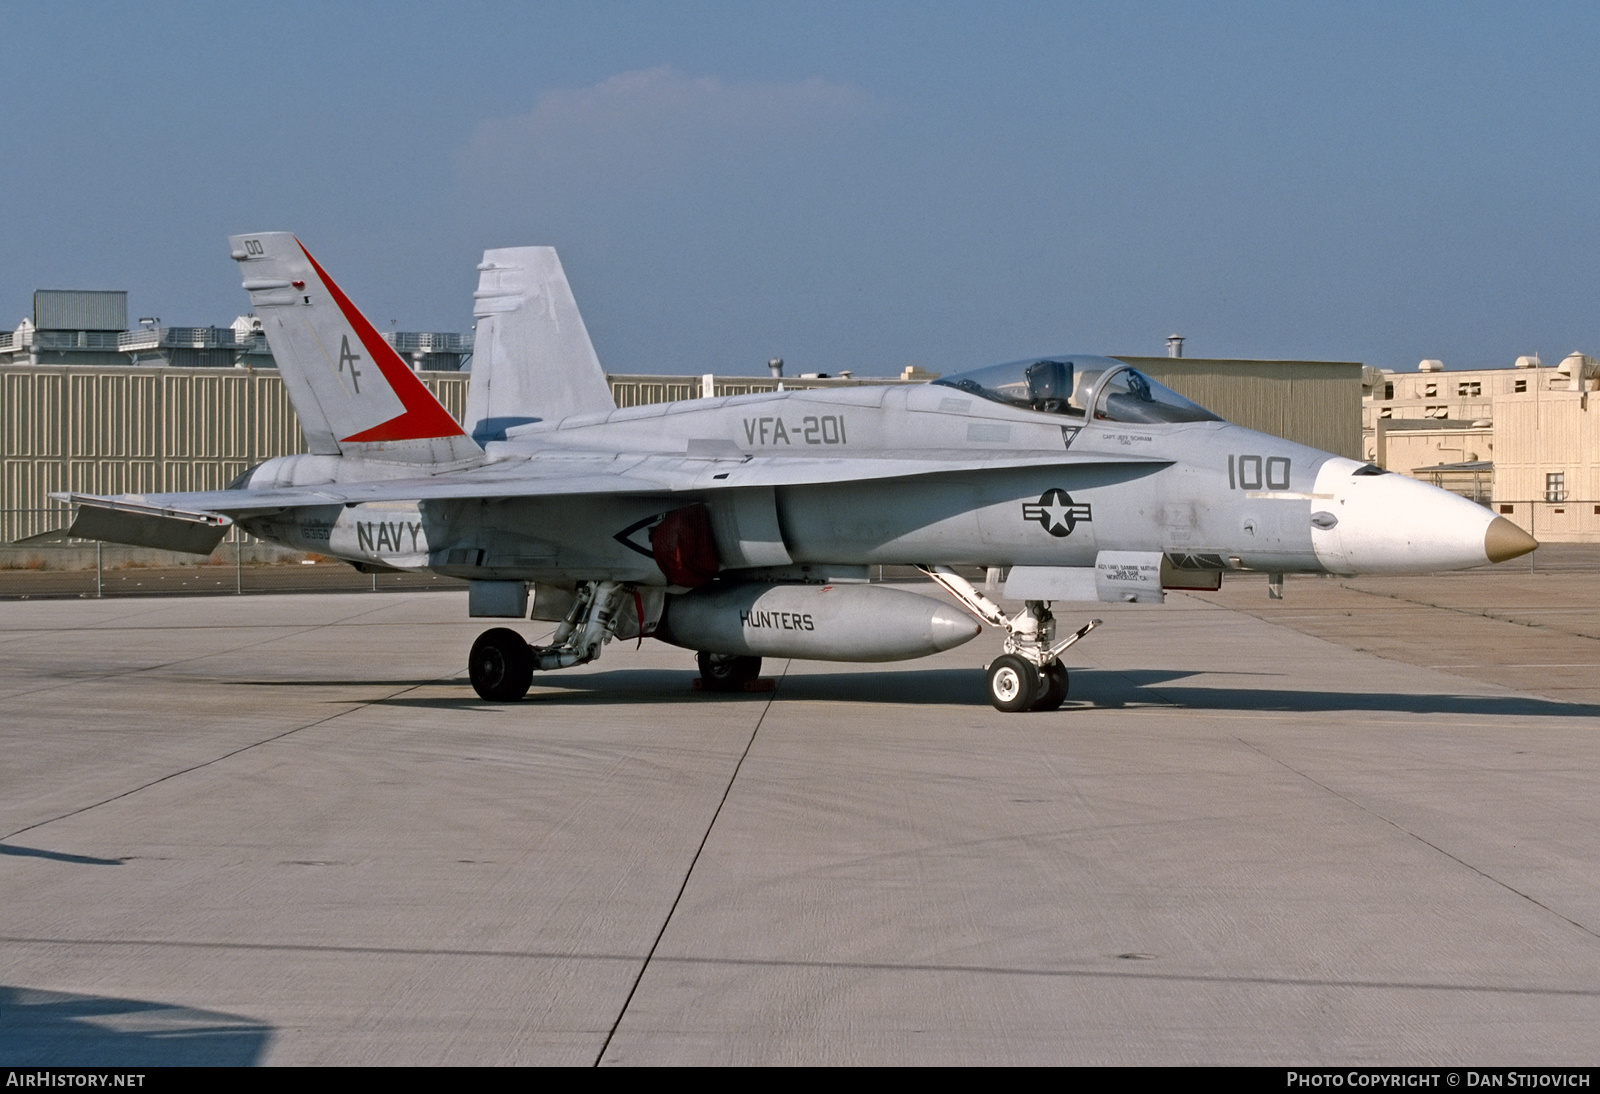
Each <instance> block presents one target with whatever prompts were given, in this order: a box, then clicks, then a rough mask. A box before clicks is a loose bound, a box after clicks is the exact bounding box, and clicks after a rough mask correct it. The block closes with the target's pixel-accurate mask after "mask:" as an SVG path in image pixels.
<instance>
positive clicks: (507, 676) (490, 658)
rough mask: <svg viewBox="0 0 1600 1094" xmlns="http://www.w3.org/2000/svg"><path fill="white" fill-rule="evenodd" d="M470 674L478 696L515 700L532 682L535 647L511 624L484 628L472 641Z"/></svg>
mask: <svg viewBox="0 0 1600 1094" xmlns="http://www.w3.org/2000/svg"><path fill="white" fill-rule="evenodd" d="M467 675H468V677H470V678H471V680H472V690H473V691H475V692H477V693H478V696H479V698H482V699H487V700H489V701H490V702H492V703H514V702H516V701H517V700H518V699H521V698H522V697H523V696H524V695H526V694H528V687H529V685H531V684H532V683H533V650H532V649H530V648H529V647H528V643H526V642H524V641H523V640H522V635H520V634H518V633H517V632H516V631H514V630H512V629H511V628H509V627H496V628H495V629H494V630H492V631H484V632H483V633H482V634H480V635H478V640H477V641H476V642H474V643H473V644H472V653H471V655H470V656H469V657H468V659H467Z"/></svg>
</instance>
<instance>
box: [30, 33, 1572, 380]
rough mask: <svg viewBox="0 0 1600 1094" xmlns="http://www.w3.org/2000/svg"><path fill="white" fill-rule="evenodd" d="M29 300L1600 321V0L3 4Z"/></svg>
mask: <svg viewBox="0 0 1600 1094" xmlns="http://www.w3.org/2000/svg"><path fill="white" fill-rule="evenodd" d="M0 12H3V13H4V16H5V24H4V25H5V27H6V39H7V60H6V62H5V63H4V64H3V65H0V120H3V125H4V133H3V136H4V146H5V148H6V149H7V152H8V155H7V161H8V162H7V164H6V170H5V183H4V188H3V194H4V201H3V202H0V241H3V243H0V255H3V260H0V324H3V325H5V326H11V325H14V324H15V323H16V321H17V320H18V319H20V318H21V317H22V316H24V315H26V314H27V313H28V311H29V308H30V306H31V293H32V290H33V289H35V288H69V287H70V288H126V289H128V290H129V292H130V301H129V308H130V311H131V312H132V313H133V315H135V316H138V315H159V316H161V317H162V319H163V321H164V322H167V323H169V324H195V325H203V324H209V323H218V324H221V323H226V322H228V321H230V320H231V319H232V318H233V316H235V315H237V314H239V313H240V312H241V311H242V310H243V309H244V306H245V298H244V294H243V293H242V291H241V290H240V289H239V287H238V278H237V275H236V273H235V271H234V268H233V263H232V262H230V261H229V260H228V258H227V248H226V244H225V237H226V236H227V235H228V234H230V233H234V232H240V231H257V230H275V229H285V230H291V231H294V232H296V233H298V234H299V235H300V238H301V240H302V241H303V242H304V243H305V244H306V245H307V246H308V247H309V248H310V249H311V251H312V253H314V254H315V255H317V257H318V259H319V260H320V261H321V262H322V263H323V265H324V266H325V267H327V268H328V270H329V272H330V273H332V274H333V276H335V277H336V278H338V279H339V281H340V282H341V284H343V285H344V287H345V288H346V289H347V291H349V292H350V294H351V295H352V297H353V298H354V299H355V300H356V301H357V303H358V304H360V305H361V306H362V307H363V309H364V310H365V311H366V312H367V314H368V315H369V316H370V317H371V318H372V319H373V320H374V322H375V323H377V324H378V325H379V326H380V327H385V328H386V327H387V326H388V325H389V323H390V321H391V320H394V321H396V322H397V323H398V325H399V327H400V328H401V329H410V330H418V329H443V330H462V329H466V328H467V327H468V326H469V325H470V323H471V291H472V289H473V287H474V285H475V283H476V272H475V270H474V267H475V266H476V264H477V261H478V258H479V255H480V253H481V251H482V250H483V249H484V248H485V247H491V246H514V245H520V244H553V245H555V246H556V247H558V248H559V249H560V252H561V255H562V258H563V261H564V262H565V264H566V267H567V271H568V275H569V277H570V279H571V281H572V283H573V288H574V291H575V292H576V294H577V297H578V302H579V305H580V307H581V308H582V309H583V311H584V315H585V318H586V320H587V322H588V325H589V329H590V333H591V335H592V337H593V339H594V341H595V345H596V348H597V350H598V351H599V354H600V358H601V361H602V362H603V363H604V364H605V365H606V366H607V367H608V368H609V369H611V370H613V371H623V372H626V371H642V372H681V373H700V372H705V371H717V372H727V373H741V372H745V373H753V372H758V371H764V369H763V368H762V366H763V364H764V362H765V361H766V359H767V358H768V357H770V356H774V355H777V356H782V357H784V358H785V359H786V360H787V361H788V363H789V369H790V371H791V372H799V371H818V370H820V371H827V372H835V371H838V370H839V369H844V368H850V369H854V370H855V371H856V372H857V373H859V374H886V373H890V372H893V371H897V370H898V369H899V368H900V367H902V366H903V365H906V364H912V363H915V364H920V365H923V366H924V367H927V368H930V369H933V370H935V371H941V372H951V371H956V370H959V369H962V368H969V367H976V366H979V365H982V364H986V363H991V362H994V361H1001V360H1010V359H1014V358H1017V357H1022V356H1026V355H1029V354H1033V353H1042V352H1052V351H1061V350H1071V351H1077V352H1101V353H1123V354H1130V353H1149V354H1158V353H1161V352H1162V351H1163V345H1164V339H1165V336H1166V335H1167V334H1169V333H1172V332H1181V333H1183V334H1184V335H1186V336H1187V337H1188V339H1189V342H1188V351H1189V353H1190V355H1192V356H1242V357H1307V358H1322V359H1338V360H1360V361H1365V362H1366V363H1368V364H1373V365H1378V366H1381V367H1386V368H1414V367H1415V365H1416V362H1417V360H1418V359H1420V358H1422V357H1442V358H1443V359H1444V360H1445V362H1446V364H1447V366H1449V367H1453V368H1455V367H1484V366H1496V365H1509V364H1510V363H1511V361H1512V359H1513V358H1514V357H1515V356H1517V355H1518V354H1521V353H1529V352H1539V353H1541V354H1543V356H1544V358H1545V360H1546V361H1547V362H1548V361H1554V360H1558V359H1559V358H1560V357H1561V356H1563V355H1564V354H1566V353H1567V352H1569V351H1571V350H1574V349H1578V350H1583V351H1586V352H1589V353H1594V354H1600V312H1597V308H1596V304H1597V303H1600V291H1597V290H1600V277H1597V274H1600V245H1597V244H1600V216H1597V215H1596V213H1597V208H1596V206H1597V204H1600V196H1597V195H1600V186H1597V184H1596V183H1597V179H1600V141H1597V140H1596V133H1595V130H1596V126H1597V124H1600V122H1597V120H1596V119H1597V118H1600V111H1597V109H1596V106H1597V103H1596V99H1597V98H1600V90H1597V86H1596V81H1595V79H1594V78H1593V72H1592V70H1593V67H1594V58H1595V57H1596V56H1597V55H1600V5H1593V4H1574V5H1559V4H1531V5H1511V4H1491V5H1476V4H1470V3H1450V4H1422V3H1416V4H1404V3H1384V4H1359V3H1319V4H1309V3H1306V4H1302V3H1287V2H1279V3H1264V4H1224V3H1213V4H1199V3H1182V4H1163V3H1151V4H1138V3H1113V4H1095V3H1084V4H1066V3H1055V4H1006V3H988V4H938V3H916V4H887V3H886V4H872V3H862V2H857V3H846V4H831V3H803V4H783V3H761V4H755V3H726V4H725V3H674V4H646V3H601V2H588V3H575V4H527V3H520V4H501V3H457V4H450V5H421V4H406V3H385V4H366V3H345V4H299V3H275V4H266V5H252V6H249V7H248V8H247V7H246V6H245V5H211V4H138V5H134V4H88V3H77V4H71V3H54V4H32V3H11V2H7V3H0Z"/></svg>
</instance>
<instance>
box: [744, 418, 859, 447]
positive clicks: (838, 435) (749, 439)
mask: <svg viewBox="0 0 1600 1094" xmlns="http://www.w3.org/2000/svg"><path fill="white" fill-rule="evenodd" d="M744 443H745V444H747V445H757V444H796V443H798V444H848V443H849V441H848V439H847V438H846V437H845V432H844V415H843V414H837V415H836V414H824V415H822V416H821V417H818V416H816V415H815V414H810V415H807V416H806V417H804V418H801V419H800V422H799V424H798V425H795V424H792V423H785V422H784V420H783V419H782V418H746V419H744Z"/></svg>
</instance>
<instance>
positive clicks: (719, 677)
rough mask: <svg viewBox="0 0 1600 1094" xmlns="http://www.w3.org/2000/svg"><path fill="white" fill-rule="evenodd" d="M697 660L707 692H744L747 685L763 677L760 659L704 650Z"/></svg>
mask: <svg viewBox="0 0 1600 1094" xmlns="http://www.w3.org/2000/svg"><path fill="white" fill-rule="evenodd" d="M695 660H696V661H698V662H699V663H700V679H701V680H702V681H703V682H704V683H703V685H702V686H703V687H704V688H705V690H707V691H742V690H744V686H745V685H746V684H748V683H749V682H750V681H752V680H754V679H755V678H756V677H757V676H760V675H761V658H759V657H745V656H742V655H741V654H737V653H707V652H705V651H704V650H702V651H700V653H698V654H696V655H695Z"/></svg>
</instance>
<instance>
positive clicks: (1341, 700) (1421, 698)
mask: <svg viewBox="0 0 1600 1094" xmlns="http://www.w3.org/2000/svg"><path fill="white" fill-rule="evenodd" d="M1198 675H1201V674H1199V673H1189V672H1172V671H1163V670H1158V669H1128V670H1124V671H1108V670H1103V669H1078V670H1075V671H1074V672H1073V673H1072V690H1071V697H1072V698H1074V699H1080V700H1082V699H1087V700H1089V701H1090V702H1091V704H1092V705H1093V706H1096V707H1117V706H1125V705H1128V704H1130V703H1139V704H1141V705H1144V704H1150V703H1156V704H1161V705H1167V706H1174V707H1179V708H1182V709H1185V710H1241V711H1242V710H1271V711H1282V712H1284V713H1288V714H1315V713H1321V712H1330V713H1331V712H1339V711H1350V712H1355V711H1368V712H1387V713H1393V714H1475V715H1520V716H1528V715H1537V716H1542V717H1557V718H1593V717H1595V716H1596V714H1600V708H1597V707H1595V706H1592V705H1588V704H1578V703H1560V702H1556V701H1555V700H1553V699H1534V698H1526V697H1523V696H1517V695H1451V694H1407V693H1401V692H1388V691H1337V690H1336V691H1297V690H1290V689H1287V688H1230V687H1186V686H1183V685H1176V684H1173V683H1170V682H1169V681H1173V680H1179V679H1184V678H1187V677H1192V676H1198ZM1219 675H1220V674H1219ZM1227 675H1235V674H1233V673H1229V674H1227Z"/></svg>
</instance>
